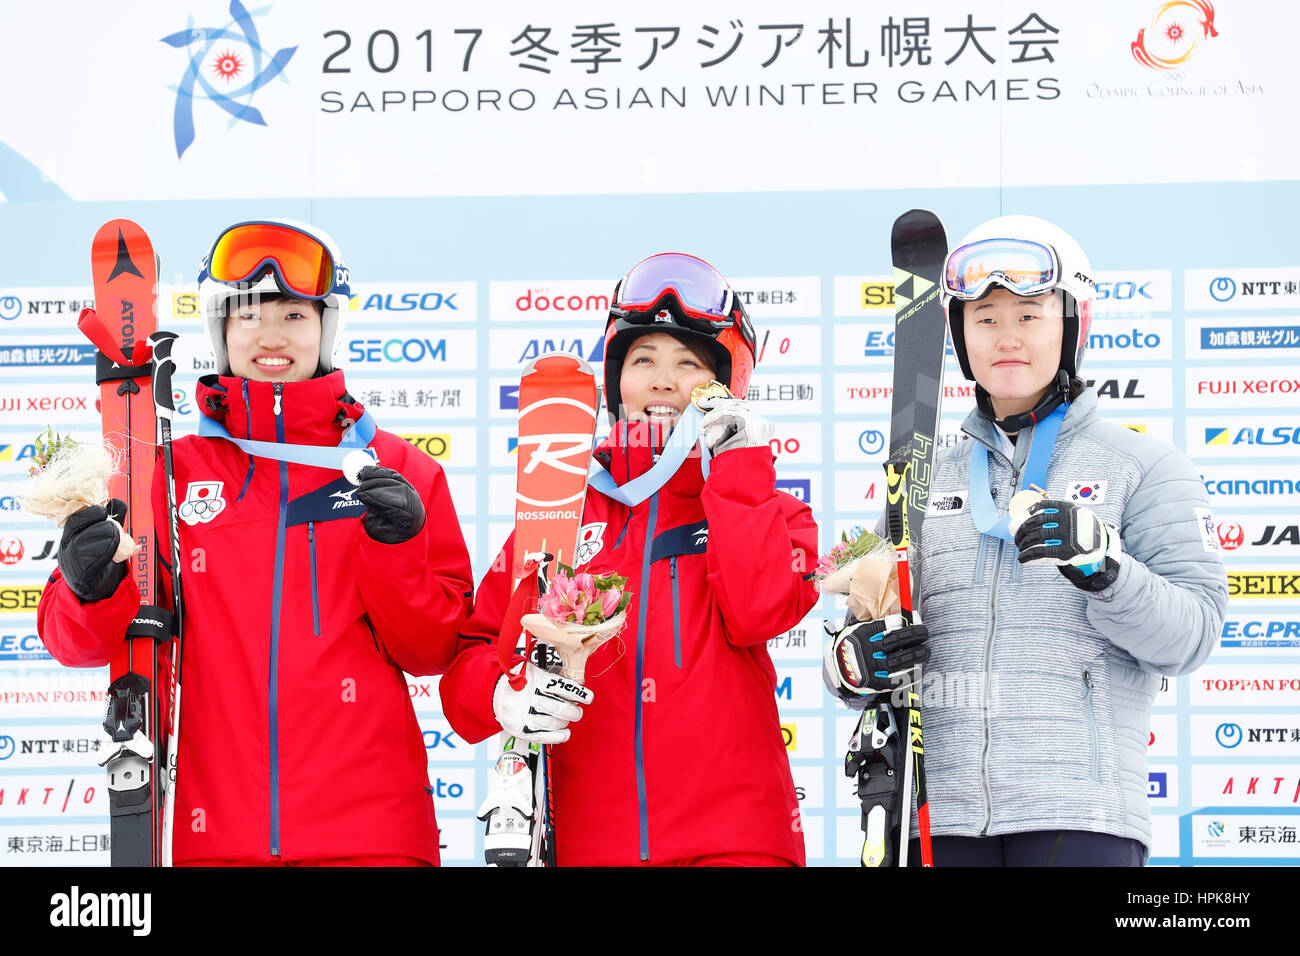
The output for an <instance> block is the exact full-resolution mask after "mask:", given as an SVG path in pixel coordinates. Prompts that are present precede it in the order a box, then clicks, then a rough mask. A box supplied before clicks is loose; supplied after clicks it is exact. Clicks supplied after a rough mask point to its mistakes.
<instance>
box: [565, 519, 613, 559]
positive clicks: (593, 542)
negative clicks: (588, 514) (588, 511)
mask: <svg viewBox="0 0 1300 956" xmlns="http://www.w3.org/2000/svg"><path fill="white" fill-rule="evenodd" d="M604 537H605V522H604V521H593V522H592V523H591V524H584V525H583V526H582V527H581V528H579V529H578V546H577V548H575V549H574V552H573V566H574V567H575V568H580V567H582V566H583V565H584V564H586V563H587V562H588V561H590V560H591V559H592V558H594V557H595V556H596V555H598V554H600V550H601V548H603V547H605V542H604V541H602V540H601V539H602V538H604Z"/></svg>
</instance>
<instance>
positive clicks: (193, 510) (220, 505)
mask: <svg viewBox="0 0 1300 956" xmlns="http://www.w3.org/2000/svg"><path fill="white" fill-rule="evenodd" d="M223 484H224V483H223V482H220V481H191V482H190V485H189V487H188V488H187V489H185V499H184V500H183V501H182V502H181V503H180V506H179V507H177V509H176V513H177V514H178V515H179V516H180V519H181V520H182V521H184V522H185V523H186V524H188V525H190V526H191V527H193V526H195V525H199V524H206V523H207V522H209V521H211V520H212V519H213V518H215V517H216V516H217V515H219V514H221V512H222V511H224V510H225V508H226V501H225V499H224V498H222V497H221V489H222V486H223Z"/></svg>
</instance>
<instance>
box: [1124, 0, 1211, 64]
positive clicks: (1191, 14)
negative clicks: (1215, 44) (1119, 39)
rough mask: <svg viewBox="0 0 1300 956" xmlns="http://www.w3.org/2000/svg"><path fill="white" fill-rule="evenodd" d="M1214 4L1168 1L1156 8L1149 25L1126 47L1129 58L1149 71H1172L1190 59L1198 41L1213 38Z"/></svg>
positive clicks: (1198, 44)
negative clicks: (1128, 51)
mask: <svg viewBox="0 0 1300 956" xmlns="http://www.w3.org/2000/svg"><path fill="white" fill-rule="evenodd" d="M1218 35H1219V31H1218V30H1216V29H1215V28H1214V5H1213V4H1211V3H1208V2H1207V0H1170V2H1167V3H1162V4H1160V6H1159V7H1157V8H1156V12H1155V15H1154V16H1153V17H1152V18H1151V26H1150V27H1145V28H1143V29H1141V30H1138V35H1137V39H1136V40H1134V41H1133V42H1132V43H1131V44H1129V49H1130V50H1131V51H1132V53H1133V59H1135V60H1137V61H1138V62H1139V63H1140V64H1142V65H1143V66H1145V67H1146V68H1147V69H1149V70H1176V69H1178V68H1179V67H1180V66H1182V65H1183V64H1184V63H1186V62H1187V61H1188V60H1190V59H1191V58H1192V57H1193V56H1195V55H1196V50H1197V48H1199V47H1200V45H1201V40H1202V39H1205V40H1209V39H1213V38H1214V37H1217V36H1218Z"/></svg>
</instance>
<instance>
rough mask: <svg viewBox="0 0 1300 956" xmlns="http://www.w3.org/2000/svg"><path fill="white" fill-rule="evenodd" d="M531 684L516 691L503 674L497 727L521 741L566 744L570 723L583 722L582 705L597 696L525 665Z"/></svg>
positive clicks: (496, 696)
mask: <svg viewBox="0 0 1300 956" xmlns="http://www.w3.org/2000/svg"><path fill="white" fill-rule="evenodd" d="M524 666H525V667H526V668H527V670H526V672H525V673H526V674H527V675H528V683H526V684H525V685H524V689H523V690H515V689H514V688H513V687H511V686H510V681H509V679H508V678H507V677H506V676H505V675H504V674H502V675H501V677H500V679H499V680H498V681H497V686H496V689H495V690H494V691H493V692H492V712H493V713H494V714H495V715H496V718H497V723H499V724H500V725H501V728H502V729H503V730H504V731H505V732H506V733H508V734H513V735H514V736H515V737H517V738H518V739H519V740H523V741H528V742H532V743H539V744H562V743H564V741H566V740H568V739H569V729H568V725H569V722H570V721H573V720H581V719H582V708H581V707H579V706H577V705H578V704H590V703H591V702H592V700H594V699H595V696H596V695H595V694H593V693H592V692H591V691H590V690H588V689H587V688H586V687H584V686H583V685H581V684H579V683H578V682H577V681H573V680H569V679H568V678H567V677H562V676H561V675H559V674H550V673H547V672H546V671H544V670H542V669H541V668H539V667H537V666H535V665H534V664H532V663H528V664H525V665H524Z"/></svg>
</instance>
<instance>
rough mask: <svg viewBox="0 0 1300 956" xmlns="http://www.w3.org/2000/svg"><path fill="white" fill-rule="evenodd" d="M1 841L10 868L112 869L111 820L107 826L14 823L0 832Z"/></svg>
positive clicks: (105, 823)
mask: <svg viewBox="0 0 1300 956" xmlns="http://www.w3.org/2000/svg"><path fill="white" fill-rule="evenodd" d="M101 773H102V771H101ZM0 841H2V842H3V843H4V846H5V850H4V852H5V855H4V857H3V858H0V859H3V861H4V864H5V865H8V866H78V867H80V866H108V865H109V859H110V856H111V854H110V852H109V847H110V845H111V838H110V836H109V831H108V819H107V817H105V819H104V822H103V823H96V822H94V821H92V820H89V819H87V820H79V821H77V822H75V823H73V822H69V823H25V824H12V823H11V824H9V825H7V826H5V827H4V828H3V830H0Z"/></svg>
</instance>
